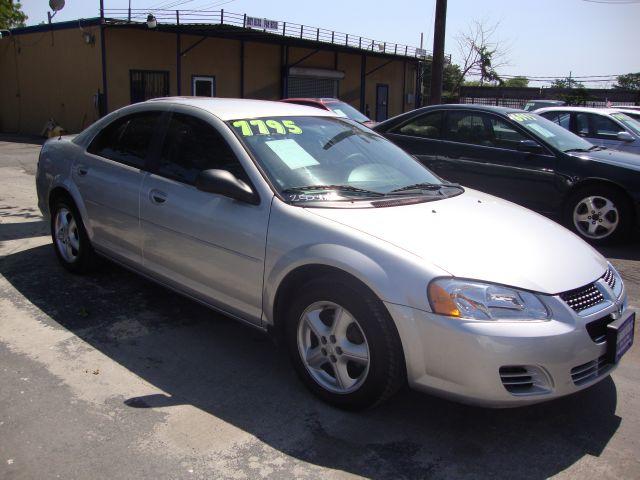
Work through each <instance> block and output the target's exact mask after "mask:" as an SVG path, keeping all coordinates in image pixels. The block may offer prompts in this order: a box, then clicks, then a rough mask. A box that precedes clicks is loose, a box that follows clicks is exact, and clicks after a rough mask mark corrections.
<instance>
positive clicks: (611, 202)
mask: <svg viewBox="0 0 640 480" xmlns="http://www.w3.org/2000/svg"><path fill="white" fill-rule="evenodd" d="M565 223H566V224H567V226H568V227H569V228H571V229H572V230H573V231H574V232H576V233H577V234H578V235H580V236H581V237H582V238H583V239H585V240H586V241H588V242H590V243H592V244H594V245H604V244H607V243H615V242H619V241H621V240H624V239H625V238H626V237H627V236H628V235H629V232H630V230H631V226H632V224H633V212H632V209H631V207H630V205H629V202H628V201H627V199H626V198H625V197H624V196H623V195H622V194H621V193H620V192H618V191H617V190H616V189H614V188H611V187H608V186H605V185H602V186H595V187H589V188H585V189H582V190H579V191H577V192H575V193H574V194H572V195H571V196H570V198H569V199H568V201H567V203H566V205H565Z"/></svg>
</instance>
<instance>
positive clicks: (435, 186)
mask: <svg viewBox="0 0 640 480" xmlns="http://www.w3.org/2000/svg"><path fill="white" fill-rule="evenodd" d="M445 187H452V188H459V189H461V190H462V187H461V186H460V185H458V184H456V183H414V184H413V185H407V186H406V187H401V188H396V189H395V190H391V191H390V192H389V193H388V195H392V194H394V193H403V192H407V191H410V190H431V191H435V190H440V189H442V188H445Z"/></svg>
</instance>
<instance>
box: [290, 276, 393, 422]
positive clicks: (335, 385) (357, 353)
mask: <svg viewBox="0 0 640 480" xmlns="http://www.w3.org/2000/svg"><path fill="white" fill-rule="evenodd" d="M286 335H287V345H288V348H289V352H290V355H291V359H292V361H293V364H294V366H295V368H296V371H297V372H298V374H299V376H300V377H301V378H302V380H303V382H304V383H305V384H306V386H307V387H308V388H309V389H310V390H311V391H312V392H313V393H315V394H316V395H317V396H318V397H320V398H321V399H323V400H324V401H326V402H328V403H330V404H332V405H335V406H337V407H340V408H345V409H350V410H358V409H363V408H367V407H370V406H373V405H376V404H379V403H381V402H383V401H384V400H386V399H387V398H389V397H390V396H391V395H392V394H393V393H395V392H396V391H397V389H398V388H399V387H400V386H401V385H402V382H403V379H404V362H403V357H402V347H401V343H400V339H399V336H398V333H397V330H396V328H395V325H394V324H393V320H392V319H391V318H390V316H389V314H388V312H387V311H386V309H385V308H384V305H383V304H382V302H381V301H380V300H379V299H378V298H376V297H375V296H374V295H373V294H372V293H371V292H369V291H368V290H366V289H365V288H364V287H360V286H356V285H354V284H353V282H348V281H343V280H341V279H333V280H329V279H319V280H313V281H311V282H308V283H307V284H305V285H303V286H302V288H301V289H300V290H298V292H297V295H296V296H295V299H294V300H293V302H292V305H291V307H290V308H289V314H288V318H287V325H286Z"/></svg>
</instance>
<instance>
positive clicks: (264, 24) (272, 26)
mask: <svg viewBox="0 0 640 480" xmlns="http://www.w3.org/2000/svg"><path fill="white" fill-rule="evenodd" d="M245 27H247V28H259V29H260V30H279V28H278V21H277V20H269V19H268V18H258V17H247V21H246V22H245Z"/></svg>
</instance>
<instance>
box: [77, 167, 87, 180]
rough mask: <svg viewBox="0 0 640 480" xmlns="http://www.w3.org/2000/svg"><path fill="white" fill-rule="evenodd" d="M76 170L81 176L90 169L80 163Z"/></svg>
mask: <svg viewBox="0 0 640 480" xmlns="http://www.w3.org/2000/svg"><path fill="white" fill-rule="evenodd" d="M76 172H78V175H79V176H80V177H84V176H86V175H87V173H89V169H88V168H87V167H85V166H84V165H78V167H77V168H76Z"/></svg>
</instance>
